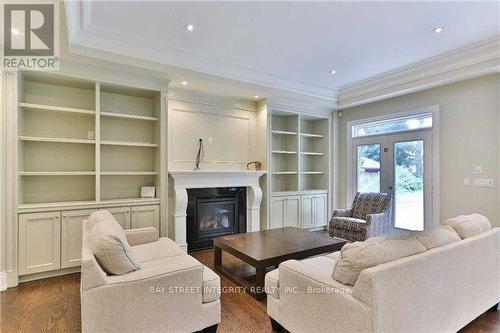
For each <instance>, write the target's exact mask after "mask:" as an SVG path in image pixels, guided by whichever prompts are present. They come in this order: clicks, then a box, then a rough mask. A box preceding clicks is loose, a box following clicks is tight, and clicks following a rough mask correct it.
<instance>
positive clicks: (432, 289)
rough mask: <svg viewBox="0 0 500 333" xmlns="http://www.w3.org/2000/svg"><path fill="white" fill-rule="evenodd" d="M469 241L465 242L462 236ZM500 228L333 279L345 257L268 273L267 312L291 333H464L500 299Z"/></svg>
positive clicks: (313, 260) (323, 258) (286, 264)
mask: <svg viewBox="0 0 500 333" xmlns="http://www.w3.org/2000/svg"><path fill="white" fill-rule="evenodd" d="M461 237H462V236H461ZM499 257H500V229H499V228H495V229H492V230H489V231H485V232H482V233H480V234H477V235H474V236H471V237H468V238H465V239H462V240H459V241H456V242H454V243H451V244H447V245H443V246H439V247H436V248H432V249H429V250H426V251H424V252H422V253H418V254H415V255H412V256H408V257H406V258H401V259H397V260H394V261H391V262H387V263H384V264H381V265H377V266H375V267H370V268H367V269H364V270H362V271H361V273H360V275H359V278H358V279H357V281H356V282H355V284H354V285H353V286H349V285H344V284H342V283H340V282H338V281H337V280H335V279H334V278H333V276H332V272H333V270H334V266H335V265H336V262H337V261H338V260H340V254H339V252H336V253H333V254H330V255H327V256H320V257H314V258H309V259H306V260H303V261H296V260H290V261H286V262H284V263H282V264H281V265H280V266H279V268H278V269H276V270H274V271H271V272H269V273H268V274H267V275H266V289H267V292H268V295H267V312H268V314H269V316H270V317H271V322H272V324H273V326H274V327H275V328H280V325H281V326H282V327H284V328H285V329H287V330H288V331H290V332H327V331H328V332H384V333H388V332H456V331H457V330H459V329H460V328H462V327H463V326H465V325H466V324H467V323H469V322H470V321H472V320H474V319H475V318H476V317H478V316H479V315H481V314H482V313H483V312H485V311H486V310H488V309H489V308H491V307H492V306H494V305H495V304H497V303H498V302H499V300H500V266H499V260H500V258H499Z"/></svg>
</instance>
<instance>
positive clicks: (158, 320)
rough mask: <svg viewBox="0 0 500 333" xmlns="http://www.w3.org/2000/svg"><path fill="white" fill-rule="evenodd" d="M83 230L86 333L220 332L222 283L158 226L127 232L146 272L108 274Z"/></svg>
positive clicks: (87, 227) (84, 323) (82, 303)
mask: <svg viewBox="0 0 500 333" xmlns="http://www.w3.org/2000/svg"><path fill="white" fill-rule="evenodd" d="M89 230H90V226H89V225H88V223H87V221H85V222H84V226H83V245H82V273H81V311H82V331H83V332H120V333H123V332H160V331H162V332H194V331H199V330H203V331H205V332H215V330H216V329H217V324H218V323H219V322H220V301H219V296H220V279H219V277H218V276H217V275H216V274H215V273H214V272H213V271H211V270H210V269H209V268H208V267H205V266H204V265H202V264H201V263H200V262H199V261H197V260H196V259H194V258H193V257H191V256H189V255H187V254H185V253H184V252H183V251H182V249H181V248H180V247H179V246H178V245H177V244H176V243H175V242H173V241H172V240H170V239H168V238H158V230H156V229H155V228H143V229H136V230H126V231H125V234H126V237H127V240H128V242H129V244H130V245H131V246H132V249H133V251H134V252H135V254H136V255H137V257H138V258H139V259H140V260H141V262H142V269H140V270H138V271H134V272H131V273H127V274H124V275H120V276H115V275H107V274H106V273H105V272H104V271H103V270H102V268H101V267H100V265H99V264H98V262H97V260H96V259H95V257H94V255H93V253H92V250H91V248H90V244H89Z"/></svg>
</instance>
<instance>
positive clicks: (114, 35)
mask: <svg viewBox="0 0 500 333" xmlns="http://www.w3.org/2000/svg"><path fill="white" fill-rule="evenodd" d="M65 5H66V6H65V9H66V21H67V25H68V40H69V49H70V50H71V51H72V52H74V53H77V54H80V55H84V56H90V57H94V58H98V59H100V58H102V57H104V56H105V54H106V53H111V54H113V55H114V56H115V57H117V58H120V59H121V60H123V59H124V57H128V58H135V59H141V60H144V61H148V62H153V63H158V64H162V65H165V66H172V67H176V68H184V69H188V70H191V71H195V72H199V73H204V74H209V75H214V76H218V77H222V78H227V79H231V80H236V81H240V82H243V83H248V84H254V85H259V86H262V87H267V88H271V89H276V90H282V91H288V92H291V93H294V94H301V95H308V96H311V97H315V98H321V99H326V100H329V101H335V98H336V95H337V91H336V90H335V89H334V88H330V87H325V86H321V85H315V84H312V83H308V82H302V81H298V80H293V79H290V78H286V77H281V76H278V75H273V74H268V73H264V72H261V71H258V70H254V69H250V68H246V67H243V66H238V65H235V64H231V63H228V62H223V61H221V60H219V59H211V58H208V57H204V56H199V55H195V54H192V53H190V52H189V51H187V50H181V49H176V48H171V47H165V46H162V45H158V44H154V43H149V42H146V41H144V40H143V39H142V38H140V37H139V36H134V35H131V34H127V35H124V34H123V32H122V31H121V30H117V29H101V28H98V27H96V26H95V25H93V24H92V18H91V6H92V4H91V2H90V1H84V2H76V1H66V2H65ZM131 45H134V47H133V48H131V47H130V46H131ZM130 65H133V64H130Z"/></svg>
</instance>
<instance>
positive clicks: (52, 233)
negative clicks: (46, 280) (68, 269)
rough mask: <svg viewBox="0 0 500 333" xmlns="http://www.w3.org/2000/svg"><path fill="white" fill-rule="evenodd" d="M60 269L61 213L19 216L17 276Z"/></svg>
mask: <svg viewBox="0 0 500 333" xmlns="http://www.w3.org/2000/svg"><path fill="white" fill-rule="evenodd" d="M60 267H61V212H48V213H30V214H20V215H19V274H20V275H26V274H32V273H40V272H46V271H51V270H55V269H59V268H60Z"/></svg>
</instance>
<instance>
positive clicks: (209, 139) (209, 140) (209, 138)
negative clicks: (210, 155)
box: [208, 136, 213, 145]
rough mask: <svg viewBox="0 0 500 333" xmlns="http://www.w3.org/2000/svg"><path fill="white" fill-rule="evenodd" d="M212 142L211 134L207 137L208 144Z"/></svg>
mask: <svg viewBox="0 0 500 333" xmlns="http://www.w3.org/2000/svg"><path fill="white" fill-rule="evenodd" d="M212 143H213V139H212V137H211V136H209V137H208V144H209V145H211V144H212Z"/></svg>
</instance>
